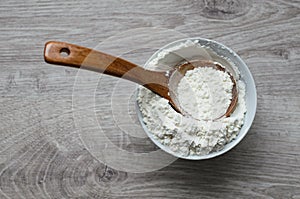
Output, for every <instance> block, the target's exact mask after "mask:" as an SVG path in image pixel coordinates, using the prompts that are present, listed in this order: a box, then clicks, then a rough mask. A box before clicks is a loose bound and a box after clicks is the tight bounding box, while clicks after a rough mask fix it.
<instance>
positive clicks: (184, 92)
mask: <svg viewBox="0 0 300 199" xmlns="http://www.w3.org/2000/svg"><path fill="white" fill-rule="evenodd" d="M232 87H233V83H232V81H231V79H230V76H229V74H228V73H226V72H223V71H219V70H216V69H213V68H211V67H203V68H202V67H200V68H195V69H194V70H189V71H187V72H186V74H185V76H184V77H183V78H182V79H181V81H180V82H179V84H178V88H177V97H178V100H179V103H180V107H181V108H182V109H183V110H184V112H186V113H188V114H189V115H190V116H192V117H193V118H195V119H200V120H201V119H202V120H209V119H210V120H212V119H215V118H219V117H220V116H222V115H224V114H225V113H226V110H227V108H228V107H229V105H230V103H231V98H232Z"/></svg>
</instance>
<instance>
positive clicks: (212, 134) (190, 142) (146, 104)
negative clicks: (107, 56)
mask: <svg viewBox="0 0 300 199" xmlns="http://www.w3.org/2000/svg"><path fill="white" fill-rule="evenodd" d="M181 47H186V44H184V45H182V46H179V47H178V48H181ZM172 50H174V49H172ZM166 55H167V53H166V52H162V53H161V55H160V56H158V58H156V59H155V60H154V61H152V63H150V67H152V69H155V66H157V65H159V63H160V61H162V60H163V59H164V58H165V56H166ZM237 86H238V104H237V107H236V109H235V111H234V112H233V113H232V114H231V116H230V117H227V118H221V119H219V120H217V121H214V122H213V121H205V120H201V119H212V118H216V117H218V116H220V115H223V114H224V113H225V112H226V110H227V108H228V106H229V104H230V102H231V97H232V94H231V89H232V82H231V80H230V77H229V75H228V74H226V73H224V72H222V71H217V70H215V69H212V68H196V69H194V70H191V71H188V72H187V73H186V75H185V77H184V78H183V79H182V80H181V81H180V83H179V85H178V98H179V102H180V104H181V107H183V108H184V109H185V111H187V112H188V113H189V114H191V115H192V116H193V117H194V118H197V119H200V121H199V120H195V119H192V118H191V117H187V116H183V115H181V114H179V113H177V112H176V111H175V110H174V109H173V108H172V107H171V106H170V105H169V103H168V101H167V100H166V99H164V98H161V97H160V96H158V95H156V94H154V93H153V92H152V91H150V90H148V89H146V88H144V87H140V89H139V92H138V99H137V101H138V105H139V108H140V111H141V114H142V117H143V122H144V124H145V125H146V127H147V128H148V130H149V131H150V132H151V133H152V134H153V137H154V138H155V139H157V140H158V141H159V142H161V143H162V144H163V145H165V146H166V147H168V148H169V149H170V150H172V151H173V152H175V153H177V154H178V155H180V156H189V155H204V154H209V153H211V152H214V151H219V150H221V149H222V148H224V146H225V145H226V144H227V143H229V142H230V141H231V140H232V139H234V138H235V137H236V136H237V134H238V133H239V130H240V128H241V126H242V125H243V121H244V114H245V112H246V106H245V100H244V97H245V85H244V83H243V82H241V81H238V82H237Z"/></svg>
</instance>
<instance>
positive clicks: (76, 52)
mask: <svg viewBox="0 0 300 199" xmlns="http://www.w3.org/2000/svg"><path fill="white" fill-rule="evenodd" d="M90 52H91V49H89V48H85V47H81V46H77V45H74V44H69V43H65V42H58V41H49V42H47V43H46V44H45V49H44V59H45V61H46V62H47V63H50V64H57V65H64V66H72V67H76V68H79V67H80V66H81V64H82V63H83V61H84V60H85V59H86V58H87V56H88V55H89V53H90Z"/></svg>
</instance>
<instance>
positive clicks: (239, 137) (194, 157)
mask: <svg viewBox="0 0 300 199" xmlns="http://www.w3.org/2000/svg"><path fill="white" fill-rule="evenodd" d="M197 40H198V41H203V42H208V43H214V44H216V45H218V46H220V47H221V48H222V49H223V50H226V51H228V52H230V53H232V54H233V56H234V57H235V59H236V60H237V62H240V65H237V66H236V67H237V68H238V69H239V68H240V67H243V68H244V70H245V71H246V73H247V75H248V76H249V79H250V81H248V82H250V85H251V86H253V87H252V89H253V92H252V93H251V95H254V96H253V98H254V102H252V103H253V107H251V109H252V110H253V114H252V115H250V118H249V120H248V122H247V126H245V124H244V125H243V126H242V128H241V129H240V131H239V133H238V135H237V136H236V138H234V139H233V140H232V141H231V142H229V143H227V144H225V147H224V148H223V149H221V150H219V151H216V152H212V153H209V154H206V155H189V156H182V155H179V154H176V153H175V152H174V151H171V150H170V149H169V147H168V146H165V145H163V144H162V143H161V142H159V141H158V140H157V139H155V138H154V136H153V134H152V133H151V132H150V131H149V130H148V128H147V127H146V125H145V123H144V122H143V117H142V113H141V111H140V109H139V105H138V103H137V100H136V109H137V115H138V118H139V122H140V124H141V126H142V127H143V129H144V131H145V132H146V134H147V136H148V137H149V138H150V139H151V140H152V142H153V143H154V144H155V145H156V146H158V147H159V148H160V149H161V150H163V151H165V152H166V153H168V154H171V155H173V156H174V157H177V158H181V159H186V160H205V159H211V158H214V157H217V156H220V155H222V154H225V153H227V152H228V151H230V150H231V149H233V148H234V147H235V146H237V145H238V144H239V143H240V142H241V140H243V138H244V137H245V136H246V135H247V133H248V131H249V130H250V128H251V126H252V124H253V121H254V118H255V115H256V109H257V91H256V84H255V81H254V78H253V76H252V73H251V71H250V70H249V68H248V66H247V65H246V63H245V62H244V61H243V60H242V59H241V58H240V56H239V55H238V54H237V53H235V51H233V50H232V49H230V48H229V47H227V46H225V45H224V44H221V43H219V42H217V41H214V40H211V39H206V38H202V37H190V38H184V39H179V40H176V41H173V42H171V43H168V44H166V45H164V46H163V47H161V48H160V49H159V50H157V51H156V52H155V53H153V54H152V56H151V57H150V58H149V59H148V60H147V61H146V63H145V64H144V67H145V66H147V65H148V64H149V63H150V62H151V61H152V60H153V59H154V58H155V57H156V56H157V54H158V53H160V52H161V51H163V50H165V49H168V48H170V47H171V46H173V45H174V44H179V43H183V42H186V41H194V42H195V41H197ZM245 83H246V82H245ZM247 85H248V84H247ZM246 88H247V86H246ZM246 93H247V89H246ZM137 97H138V92H136V99H137ZM247 108H248V107H247ZM246 114H248V110H247V112H246ZM246 114H245V117H246ZM243 127H244V129H243ZM242 129H243V133H242V134H241V133H240V132H241V130H242ZM226 146H227V147H226Z"/></svg>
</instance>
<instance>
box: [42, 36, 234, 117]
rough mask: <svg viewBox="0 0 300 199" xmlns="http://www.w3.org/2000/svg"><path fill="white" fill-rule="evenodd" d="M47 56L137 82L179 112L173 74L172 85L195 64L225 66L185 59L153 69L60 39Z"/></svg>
mask: <svg viewBox="0 0 300 199" xmlns="http://www.w3.org/2000/svg"><path fill="white" fill-rule="evenodd" d="M44 59H45V61H46V62H47V63H50V64H56V65H63V66H71V67H75V68H82V69H86V70H91V71H95V72H99V73H104V74H108V75H112V76H115V77H120V78H123V79H127V80H130V81H133V82H136V83H138V84H140V85H142V86H144V87H146V88H148V89H149V90H151V91H153V92H154V93H156V94H158V95H160V96H161V97H163V98H165V99H167V100H168V101H169V103H170V104H171V106H172V107H173V108H174V109H175V110H176V111H177V112H179V113H182V111H181V109H180V106H179V105H178V103H175V101H174V100H173V97H172V94H171V95H170V93H173V92H171V90H170V86H169V85H171V84H170V77H174V76H177V78H173V79H175V81H174V82H175V84H173V83H172V85H177V84H178V82H179V80H180V78H178V77H182V76H183V75H184V74H185V72H186V71H187V70H191V69H193V68H194V67H204V66H208V67H214V68H216V69H218V70H225V69H224V68H223V67H221V66H220V65H217V64H214V63H213V62H211V61H193V62H187V63H184V64H182V65H180V66H178V67H176V68H175V69H173V70H172V71H168V72H158V71H151V70H146V69H144V68H142V67H140V66H138V65H136V64H133V63H131V62H129V61H126V60H124V59H122V58H119V57H114V56H112V55H108V54H106V53H103V52H99V51H95V50H92V49H89V48H85V47H81V46H77V45H74V44H69V43H65V42H57V41H49V42H47V43H46V44H45V49H44ZM167 74H170V75H167ZM230 77H231V79H232V81H233V83H234V86H233V89H232V94H233V98H232V101H231V104H230V106H229V107H228V109H227V111H226V113H225V116H229V115H230V114H231V113H232V112H233V110H234V108H235V106H236V103H237V90H236V82H235V80H234V78H233V77H232V75H231V74H230ZM221 117H222V116H221Z"/></svg>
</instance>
